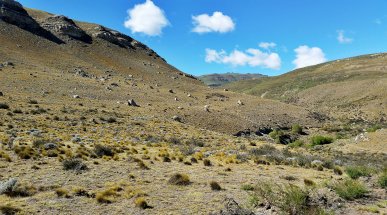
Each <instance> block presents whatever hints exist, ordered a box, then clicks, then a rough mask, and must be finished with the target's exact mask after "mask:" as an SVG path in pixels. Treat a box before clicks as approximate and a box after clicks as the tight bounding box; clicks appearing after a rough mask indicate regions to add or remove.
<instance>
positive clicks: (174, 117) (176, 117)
mask: <svg viewBox="0 0 387 215" xmlns="http://www.w3.org/2000/svg"><path fill="white" fill-rule="evenodd" d="M172 119H173V120H174V121H176V122H182V120H181V117H179V116H173V117H172Z"/></svg>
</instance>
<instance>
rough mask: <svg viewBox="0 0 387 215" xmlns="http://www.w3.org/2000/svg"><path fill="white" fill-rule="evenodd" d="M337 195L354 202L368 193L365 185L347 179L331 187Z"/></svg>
mask: <svg viewBox="0 0 387 215" xmlns="http://www.w3.org/2000/svg"><path fill="white" fill-rule="evenodd" d="M333 189H334V190H335V191H336V193H337V195H339V196H340V197H341V198H343V199H346V200H354V199H358V198H361V197H364V196H365V194H367V193H368V190H367V188H366V187H365V185H364V184H363V183H361V182H359V181H356V180H353V179H347V180H344V181H341V182H338V183H336V184H335V185H334V186H333Z"/></svg>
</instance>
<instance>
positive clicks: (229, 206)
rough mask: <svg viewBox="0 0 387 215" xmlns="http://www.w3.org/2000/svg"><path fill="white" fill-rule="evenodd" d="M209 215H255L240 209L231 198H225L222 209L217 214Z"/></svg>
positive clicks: (211, 214)
mask: <svg viewBox="0 0 387 215" xmlns="http://www.w3.org/2000/svg"><path fill="white" fill-rule="evenodd" d="M210 215H255V214H254V213H253V212H251V211H249V210H247V209H244V208H242V207H241V206H239V204H238V203H237V202H236V201H235V200H234V199H232V198H226V199H225V201H224V208H223V209H222V210H220V211H219V212H215V213H210Z"/></svg>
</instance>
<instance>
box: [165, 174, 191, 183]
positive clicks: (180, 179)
mask: <svg viewBox="0 0 387 215" xmlns="http://www.w3.org/2000/svg"><path fill="white" fill-rule="evenodd" d="M168 183H169V184H172V185H178V186H186V185H189V184H190V183H191V182H190V179H189V177H188V175H186V174H180V173H176V174H174V175H172V177H171V178H170V179H169V180H168Z"/></svg>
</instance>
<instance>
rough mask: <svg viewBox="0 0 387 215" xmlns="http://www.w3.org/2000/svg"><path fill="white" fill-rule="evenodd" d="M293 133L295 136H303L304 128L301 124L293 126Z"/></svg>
mask: <svg viewBox="0 0 387 215" xmlns="http://www.w3.org/2000/svg"><path fill="white" fill-rule="evenodd" d="M292 133H293V134H302V133H304V132H303V131H302V127H301V126H300V125H299V124H295V125H292Z"/></svg>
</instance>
